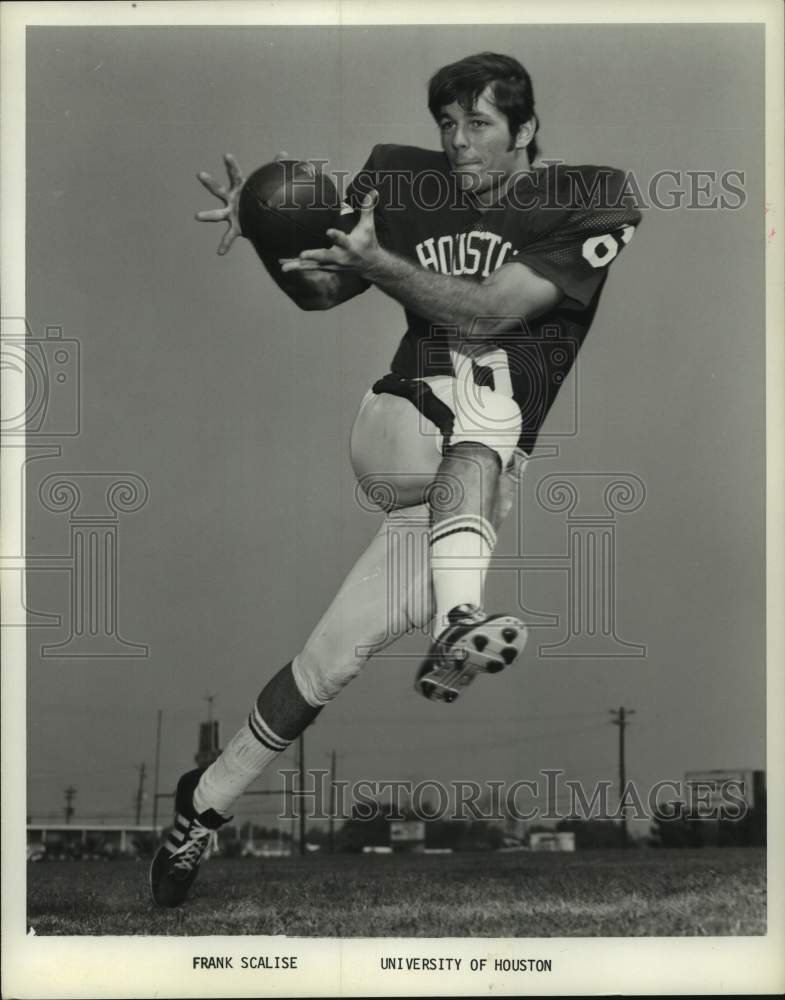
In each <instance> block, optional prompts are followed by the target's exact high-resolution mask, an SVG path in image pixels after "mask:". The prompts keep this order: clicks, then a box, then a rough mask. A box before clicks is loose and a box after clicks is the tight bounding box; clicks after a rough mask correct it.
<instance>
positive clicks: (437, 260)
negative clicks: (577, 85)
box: [346, 145, 640, 454]
mask: <svg viewBox="0 0 785 1000" xmlns="http://www.w3.org/2000/svg"><path fill="white" fill-rule="evenodd" d="M371 189H375V190H376V191H378V192H379V199H378V202H377V205H376V208H375V210H374V220H375V224H376V234H377V238H378V240H379V242H380V244H381V245H382V246H384V247H385V248H386V249H388V250H390V251H392V252H393V253H396V254H398V255H400V256H402V257H405V258H408V259H409V260H411V261H413V262H416V263H418V264H420V265H421V266H422V267H424V268H426V269H427V270H431V271H435V272H438V273H441V274H450V275H455V276H461V277H463V278H465V279H468V280H471V281H477V282H482V281H484V280H485V279H486V278H488V277H489V276H490V274H491V273H492V272H493V271H495V270H496V269H498V268H500V267H502V266H503V265H506V264H513V263H521V264H525V265H526V266H527V267H529V268H531V269H532V270H533V271H536V272H537V273H538V274H540V275H542V276H543V277H545V278H547V279H548V280H550V281H551V282H553V283H554V284H555V285H556V286H557V287H558V288H559V289H560V290H561V292H562V296H563V297H562V298H561V300H560V301H559V303H558V304H557V305H556V306H555V307H554V308H553V309H550V310H548V311H547V312H545V313H543V314H541V315H540V316H538V317H537V318H536V319H532V320H529V321H528V322H523V320H522V319H521V318H520V317H510V318H509V320H508V322H506V323H505V324H504V325H503V327H500V326H499V323H498V319H499V318H498V317H493V318H491V317H477V320H476V323H475V326H474V327H473V328H472V330H470V331H457V330H456V329H455V328H450V327H445V326H443V325H441V326H440V325H436V324H433V323H431V322H430V321H429V320H428V319H426V318H425V317H423V316H420V315H418V314H417V313H415V312H413V311H412V310H409V309H407V310H406V319H407V329H406V332H405V334H404V336H403V339H402V340H401V342H400V345H399V347H398V350H397V351H396V353H395V356H394V358H393V361H392V365H391V375H392V376H393V381H394V379H395V378H397V379H398V380H400V381H401V383H406V382H409V381H410V380H412V379H422V378H425V377H428V376H431V375H445V374H453V375H455V374H457V372H456V365H457V363H458V361H459V360H460V363H461V367H462V368H463V369H465V368H466V364H467V359H468V363H469V364H470V365H471V369H472V374H473V377H474V379H475V381H476V382H477V383H478V384H480V385H490V386H491V387H492V388H495V389H497V390H500V391H505V392H507V393H509V394H510V395H512V396H513V398H514V399H515V400H516V402H517V403H518V405H519V407H520V409H521V415H522V421H523V423H522V430H521V435H520V440H519V442H518V446H519V447H520V448H521V449H523V451H525V452H526V453H527V454H528V453H530V452H531V450H532V448H533V447H534V444H535V442H536V439H537V435H538V433H539V430H540V428H541V426H542V424H543V421H544V420H545V417H546V416H547V414H548V411H549V409H550V407H551V405H552V403H553V402H554V400H555V398H556V395H557V393H558V391H559V388H560V386H561V385H562V383H563V382H564V379H565V378H566V376H567V374H568V373H569V371H570V369H571V367H572V365H573V363H574V361H575V358H576V356H577V353H578V349H579V348H580V346H581V344H582V343H583V341H584V339H585V337H586V334H587V333H588V331H589V328H590V326H591V323H592V320H593V318H594V315H595V313H596V310H597V305H598V302H599V297H600V293H601V291H602V287H603V285H604V283H605V279H606V277H607V274H608V267H609V265H610V263H611V262H612V261H613V260H615V258H616V257H618V255H619V253H620V252H621V250H622V248H623V247H624V246H625V245H626V244H627V243H628V242H629V241H630V239H631V237H632V235H633V232H634V229H635V227H636V226H637V225H638V223H639V222H640V213H639V212H638V210H637V209H636V208H635V207H634V206H632V205H631V204H630V203H629V201H628V199H627V197H626V196H625V190H624V174H623V173H622V172H621V171H619V170H616V169H614V168H611V167H600V166H567V165H564V164H552V165H546V166H544V167H541V168H535V169H533V170H531V171H529V172H522V173H520V174H518V175H516V176H515V177H513V178H512V179H511V182H510V183H509V184H508V186H507V189H506V190H505V192H504V193H503V194H502V195H501V196H500V197H499V198H498V199H497V201H496V203H495V204H492V205H491V206H489V207H484V206H481V205H479V204H478V203H477V201H476V199H474V198H473V196H471V195H470V194H467V193H466V192H463V191H462V190H461V189H460V187H459V184H458V181H457V179H456V178H455V176H454V175H453V174H452V173H451V171H450V168H449V163H448V160H447V158H446V156H445V155H444V153H442V152H438V151H433V150H425V149H419V148H416V147H412V146H394V145H379V146H375V147H374V149H373V151H372V152H371V155H370V157H369V158H368V161H367V163H366V164H365V166H364V167H363V168H362V170H361V171H360V172H359V173H358V174H357V175H356V176H355V178H354V179H353V180H352V182H351V184H350V185H349V188H348V190H347V192H346V203H347V206H348V208H349V209H351V210H352V212H353V211H355V210H356V209H358V208H359V204H360V202H361V200H362V198H363V196H364V195H365V194H366V193H367V192H368V191H369V190H371ZM347 221H350V220H347ZM489 322H493V323H494V329H496V330H499V329H503V331H504V332H503V333H497V334H495V335H494V336H493V337H490V338H489V337H488V336H484V335H481V334H482V333H483V328H484V329H485V330H486V331H487V329H488V327H487V324H488V323H489ZM500 359H501V361H500ZM384 381H385V382H386V385H385V387H384V388H383V390H381V391H390V385H391V378H390V376H388V377H387V379H386V380H384ZM401 394H402V395H403V394H407V391H406V390H405V389H404V390H403V391H402V392H401Z"/></svg>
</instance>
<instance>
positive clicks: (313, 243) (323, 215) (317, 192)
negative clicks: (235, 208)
mask: <svg viewBox="0 0 785 1000" xmlns="http://www.w3.org/2000/svg"><path fill="white" fill-rule="evenodd" d="M340 220H341V200H340V197H339V195H338V192H337V190H336V188H335V185H334V184H333V182H332V181H331V180H330V178H329V177H328V176H327V175H325V174H324V173H322V172H321V171H320V170H318V169H316V168H314V166H313V165H312V164H310V163H307V162H303V161H300V160H276V161H274V162H273V163H266V164H265V165H264V166H263V167H259V169H258V170H255V171H254V172H253V173H252V174H251V176H250V177H249V178H248V180H247V181H246V182H245V184H244V185H243V188H242V191H241V192H240V204H239V221H240V229H241V231H242V234H243V236H245V237H247V238H248V239H249V240H250V241H251V243H252V244H253V246H254V248H255V250H256V252H257V253H258V254H259V256H260V257H261V259H262V261H263V262H264V263H265V264H266V265H267V267H268V269H269V268H270V267H274V268H275V269H277V268H278V259H279V258H280V257H296V256H297V255H298V254H299V253H301V251H303V250H314V249H317V248H319V247H329V246H330V240H329V239H328V237H327V236H326V235H325V231H326V230H327V229H329V228H330V227H335V226H338V225H339V224H340ZM342 228H343V227H342Z"/></svg>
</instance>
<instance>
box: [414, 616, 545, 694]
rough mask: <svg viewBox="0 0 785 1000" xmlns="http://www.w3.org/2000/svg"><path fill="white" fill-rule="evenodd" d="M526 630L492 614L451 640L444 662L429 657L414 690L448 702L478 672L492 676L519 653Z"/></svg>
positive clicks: (516, 620)
mask: <svg viewBox="0 0 785 1000" xmlns="http://www.w3.org/2000/svg"><path fill="white" fill-rule="evenodd" d="M527 638H528V631H527V629H526V626H525V625H524V624H523V622H521V621H519V620H518V619H517V618H513V617H511V616H509V615H496V616H494V617H491V618H489V619H487V620H486V621H484V622H482V623H480V624H478V625H477V626H476V627H475V628H470V629H468V630H467V632H466V633H465V634H464V635H463V636H461V637H460V638H459V639H457V640H456V641H455V643H454V644H453V646H452V647H451V649H450V651H449V653H448V655H447V657H446V662H445V661H442V664H443V665H440V664H439V660H438V658H436V657H429V658H428V659H427V660H426V662H425V663H424V664H423V666H422V668H421V669H420V673H419V676H418V678H417V681H416V682H415V687H416V689H417V690H418V691H419V692H420V693H421V694H423V695H424V696H425V697H426V698H428V699H429V700H430V701H444V702H446V703H448V704H449V703H451V702H454V701H455V700H456V698H458V697H459V695H460V694H461V693H462V691H463V690H465V689H466V688H467V687H468V686H469V685H470V684H471V683H472V681H473V680H474V678H475V677H476V676H477V674H479V673H485V674H496V673H499V672H500V671H502V670H504V669H505V667H508V666H510V664H512V663H513V662H514V661H515V660H516V659H517V658H518V656H519V655H520V654H521V652H522V651H523V649H524V647H525V645H526V640H527Z"/></svg>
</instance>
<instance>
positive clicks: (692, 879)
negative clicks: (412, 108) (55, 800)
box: [28, 848, 766, 937]
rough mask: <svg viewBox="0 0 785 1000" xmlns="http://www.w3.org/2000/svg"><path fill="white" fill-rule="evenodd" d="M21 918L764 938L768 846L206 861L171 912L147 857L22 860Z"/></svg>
mask: <svg viewBox="0 0 785 1000" xmlns="http://www.w3.org/2000/svg"><path fill="white" fill-rule="evenodd" d="M28 923H29V926H30V927H32V928H34V930H35V933H36V934H183V935H200V934H201V935H211V934H238V935H242V934H289V935H293V936H306V937H307V936H320V937H377V936H387V935H389V936H403V937H442V936H446V937H596V936H603V937H619V936H651V935H682V936H683V935H720V934H765V932H766V877H765V851H764V850H763V849H758V848H746V849H744V848H722V849H717V848H703V849H701V850H631V851H614V850H604V851H583V852H577V853H575V854H549V853H529V852H525V853H514V854H493V853H482V854H455V855H408V856H400V855H399V856H390V855H382V856H368V855H334V856H329V855H326V856H319V855H312V856H309V857H305V858H299V857H298V858H291V859H283V858H274V859H267V860H259V859H237V860H228V859H219V858H215V859H213V860H211V861H209V862H207V863H206V864H205V866H204V869H203V871H202V872H201V873H200V875H199V879H198V880H197V882H196V884H195V886H194V889H193V891H192V896H191V898H190V899H189V901H188V902H187V903H186V904H185V905H184V906H183V907H181V908H180V909H177V910H160V909H157V908H156V907H154V906H153V905H152V903H151V902H150V900H149V895H148V888H147V865H146V864H144V863H142V862H133V861H128V862H96V861H92V862H87V861H81V862H80V861H75V862H68V861H62V862H44V863H38V864H30V865H28Z"/></svg>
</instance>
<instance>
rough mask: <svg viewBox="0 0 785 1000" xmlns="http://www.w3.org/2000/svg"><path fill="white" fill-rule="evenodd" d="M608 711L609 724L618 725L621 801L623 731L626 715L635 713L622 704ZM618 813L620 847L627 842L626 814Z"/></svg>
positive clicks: (623, 772)
mask: <svg viewBox="0 0 785 1000" xmlns="http://www.w3.org/2000/svg"><path fill="white" fill-rule="evenodd" d="M610 712H611V715H613V716H614V718H613V719H611V725H613V726H618V727H619V802H620V803H621V801H622V796H623V795H624V789H625V787H626V785H627V770H626V763H625V759H624V731H625V729H626V728H627V726H628V725H629V722H628V721H627V716H628V715H635V709H634V708H625V707H624V705H621V706H620V707H619V708H612V709H611V710H610ZM620 813H621V815H620V831H621V843H622V847H627V846H628V844H629V831H628V830H627V815H626V813H625V812H623V811H622V810H620Z"/></svg>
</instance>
